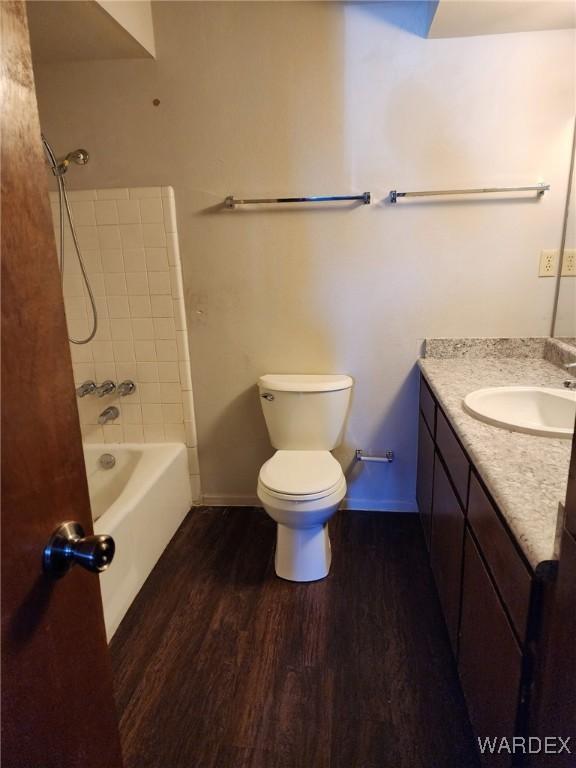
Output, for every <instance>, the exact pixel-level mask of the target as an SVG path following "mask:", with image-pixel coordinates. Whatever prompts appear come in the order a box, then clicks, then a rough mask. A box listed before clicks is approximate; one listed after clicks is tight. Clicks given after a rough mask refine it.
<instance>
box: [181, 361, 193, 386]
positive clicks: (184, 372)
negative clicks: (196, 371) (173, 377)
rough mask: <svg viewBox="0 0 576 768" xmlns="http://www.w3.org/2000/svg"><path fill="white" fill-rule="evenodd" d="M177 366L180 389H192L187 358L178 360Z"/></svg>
mask: <svg viewBox="0 0 576 768" xmlns="http://www.w3.org/2000/svg"><path fill="white" fill-rule="evenodd" d="M178 367H179V369H180V384H181V386H182V389H184V390H188V391H190V390H191V389H192V372H191V370H190V363H189V362H188V361H187V360H179V361H178Z"/></svg>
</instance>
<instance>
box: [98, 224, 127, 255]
mask: <svg viewBox="0 0 576 768" xmlns="http://www.w3.org/2000/svg"><path fill="white" fill-rule="evenodd" d="M98 242H99V244H100V249H101V250H102V251H104V250H111V249H113V248H120V247H121V245H122V242H121V240H120V228H119V227H118V225H116V224H106V225H105V226H101V227H98Z"/></svg>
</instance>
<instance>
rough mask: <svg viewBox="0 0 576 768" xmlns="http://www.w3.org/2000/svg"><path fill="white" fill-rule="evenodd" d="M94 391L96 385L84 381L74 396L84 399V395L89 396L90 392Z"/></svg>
mask: <svg viewBox="0 0 576 768" xmlns="http://www.w3.org/2000/svg"><path fill="white" fill-rule="evenodd" d="M95 389H96V384H95V383H94V382H93V381H90V380H88V381H85V382H83V383H82V384H80V386H79V387H78V388H77V389H76V394H77V395H78V397H86V395H91V394H92V392H94V391H95Z"/></svg>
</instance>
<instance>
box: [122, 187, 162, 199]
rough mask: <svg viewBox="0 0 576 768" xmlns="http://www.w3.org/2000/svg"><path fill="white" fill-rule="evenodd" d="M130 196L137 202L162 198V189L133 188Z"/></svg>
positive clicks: (130, 190)
mask: <svg viewBox="0 0 576 768" xmlns="http://www.w3.org/2000/svg"><path fill="white" fill-rule="evenodd" d="M129 196H130V197H131V198H132V199H136V200H146V199H148V198H150V197H161V196H162V187H131V188H130V189H129Z"/></svg>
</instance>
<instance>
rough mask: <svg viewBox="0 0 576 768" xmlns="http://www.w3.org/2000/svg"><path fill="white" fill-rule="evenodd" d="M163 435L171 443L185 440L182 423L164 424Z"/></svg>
mask: <svg viewBox="0 0 576 768" xmlns="http://www.w3.org/2000/svg"><path fill="white" fill-rule="evenodd" d="M164 437H165V438H166V440H168V441H170V442H173V443H185V442H186V430H185V429H184V424H164Z"/></svg>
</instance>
